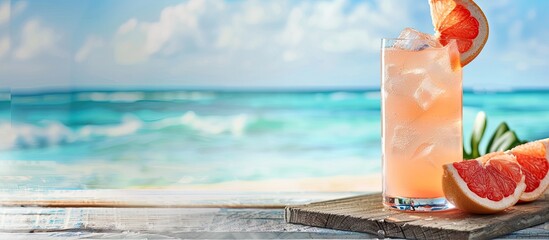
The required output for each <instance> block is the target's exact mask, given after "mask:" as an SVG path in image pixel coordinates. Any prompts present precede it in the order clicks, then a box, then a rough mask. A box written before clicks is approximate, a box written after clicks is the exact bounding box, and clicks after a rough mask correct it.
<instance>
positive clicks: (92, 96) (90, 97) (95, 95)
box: [76, 92, 145, 103]
mask: <svg viewBox="0 0 549 240" xmlns="http://www.w3.org/2000/svg"><path fill="white" fill-rule="evenodd" d="M144 98H145V94H143V93H142V92H112V93H109V92H85V93H78V94H77V95H76V99H77V100H78V101H93V102H129V103H131V102H137V101H139V100H143V99H144Z"/></svg>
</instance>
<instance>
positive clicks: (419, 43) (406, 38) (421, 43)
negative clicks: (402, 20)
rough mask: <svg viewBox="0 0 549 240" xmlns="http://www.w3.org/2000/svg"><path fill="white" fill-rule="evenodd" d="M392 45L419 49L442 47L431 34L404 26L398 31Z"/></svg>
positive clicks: (414, 49) (406, 48)
mask: <svg viewBox="0 0 549 240" xmlns="http://www.w3.org/2000/svg"><path fill="white" fill-rule="evenodd" d="M393 47H395V48H398V49H403V50H411V51H421V50H423V49H426V48H430V47H437V48H439V47H442V44H441V43H440V42H439V41H438V40H436V38H435V37H434V36H432V35H429V34H426V33H422V32H420V31H418V30H415V29H413V28H405V29H404V30H402V32H400V35H399V36H398V40H396V41H395V43H394V45H393Z"/></svg>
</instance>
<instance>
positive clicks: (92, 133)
mask: <svg viewBox="0 0 549 240" xmlns="http://www.w3.org/2000/svg"><path fill="white" fill-rule="evenodd" d="M249 121H250V118H249V117H248V116H247V115H245V114H239V115H234V116H199V115H198V114H196V113H195V112H193V111H189V112H186V113H185V114H183V115H181V116H179V117H174V118H166V119H162V120H158V121H154V122H143V121H142V120H141V119H139V118H137V117H136V116H134V115H125V116H124V117H123V118H122V121H121V122H120V123H118V124H112V125H87V126H84V127H79V128H77V129H74V128H70V127H68V126H66V125H64V124H63V123H61V122H57V121H47V122H42V123H41V124H40V125H32V124H27V123H13V124H10V123H9V122H4V123H0V135H1V136H2V138H0V150H10V149H16V148H20V149H28V148H41V147H49V146H56V145H62V144H68V143H74V142H83V141H90V140H92V139H94V140H95V139H101V138H115V137H121V136H127V135H132V134H136V133H137V132H139V131H142V130H152V131H158V130H162V129H167V128H170V127H174V126H175V127H178V126H179V127H185V128H189V129H191V130H192V131H195V132H197V133H199V134H205V135H218V134H231V135H233V136H236V137H239V136H242V135H243V134H244V132H245V129H246V126H247V125H248V123H249Z"/></svg>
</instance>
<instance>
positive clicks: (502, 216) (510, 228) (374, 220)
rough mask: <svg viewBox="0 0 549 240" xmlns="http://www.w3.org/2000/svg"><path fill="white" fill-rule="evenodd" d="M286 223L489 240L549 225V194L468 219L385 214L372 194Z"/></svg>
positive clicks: (298, 210) (289, 214)
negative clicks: (529, 201)
mask: <svg viewBox="0 0 549 240" xmlns="http://www.w3.org/2000/svg"><path fill="white" fill-rule="evenodd" d="M285 219H286V221H287V222H289V223H298V224H303V225H308V226H315V227H326V228H332V229H339V230H347V231H356V232H367V233H373V234H377V235H378V236H379V237H398V238H411V239H488V238H494V237H498V236H501V235H505V234H508V233H511V232H514V231H517V230H520V229H524V228H527V227H531V226H534V225H538V224H541V223H544V222H548V221H549V191H548V192H546V193H545V195H544V197H542V198H541V199H539V200H537V201H535V202H533V203H528V204H518V205H516V206H514V207H511V208H509V209H507V210H505V211H504V212H502V213H499V214H493V215H474V214H467V213H465V212H462V211H460V210H457V209H455V210H450V211H445V212H438V213H409V212H401V211H396V210H390V209H385V208H384V207H383V206H382V204H381V194H371V195H362V196H358V197H351V198H344V199H338V200H332V201H324V202H317V203H311V204H307V205H302V206H295V207H287V208H286V211H285ZM541 238H544V237H543V236H541ZM545 238H549V236H545Z"/></svg>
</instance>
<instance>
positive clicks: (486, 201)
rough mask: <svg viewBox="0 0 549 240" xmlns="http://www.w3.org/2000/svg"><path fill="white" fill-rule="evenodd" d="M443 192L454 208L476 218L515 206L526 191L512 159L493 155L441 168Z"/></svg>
mask: <svg viewBox="0 0 549 240" xmlns="http://www.w3.org/2000/svg"><path fill="white" fill-rule="evenodd" d="M443 168H444V175H443V177H442V178H443V179H442V188H443V190H444V195H445V196H446V199H448V201H450V202H451V203H452V204H454V205H455V206H456V207H457V208H459V209H461V210H464V211H467V212H471V213H478V214H489V213H496V212H500V211H503V210H504V209H506V208H508V207H510V206H513V205H515V203H517V201H518V200H519V198H520V196H521V194H522V193H523V192H524V189H526V184H525V177H524V176H523V175H522V173H521V167H520V165H519V164H517V162H516V159H515V157H514V156H513V155H510V154H505V153H503V152H498V153H492V154H488V155H485V156H483V157H480V158H478V159H474V160H469V161H462V162H455V163H450V164H446V165H444V166H443Z"/></svg>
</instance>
